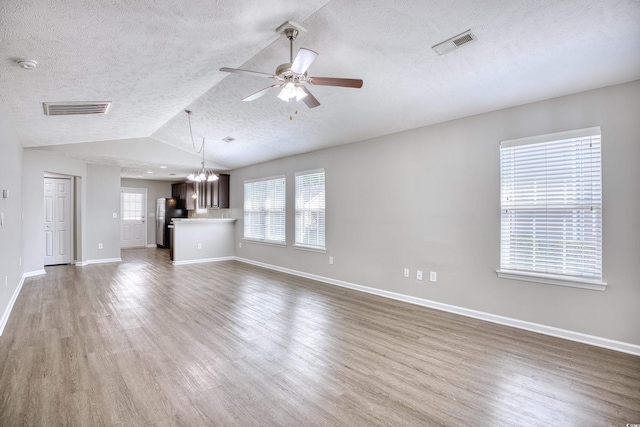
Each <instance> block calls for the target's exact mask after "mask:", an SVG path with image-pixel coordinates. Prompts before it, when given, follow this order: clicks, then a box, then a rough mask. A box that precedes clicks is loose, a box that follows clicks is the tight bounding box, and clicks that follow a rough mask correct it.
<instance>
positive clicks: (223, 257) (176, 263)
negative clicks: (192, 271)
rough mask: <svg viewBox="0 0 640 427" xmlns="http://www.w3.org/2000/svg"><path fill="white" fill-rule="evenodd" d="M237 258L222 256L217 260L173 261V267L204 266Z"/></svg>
mask: <svg viewBox="0 0 640 427" xmlns="http://www.w3.org/2000/svg"><path fill="white" fill-rule="evenodd" d="M235 259H236V258H235V257H234V256H222V257H217V258H200V259H188V260H184V261H173V262H172V264H173V265H187V264H202V263H205V262H219V261H233V260H235Z"/></svg>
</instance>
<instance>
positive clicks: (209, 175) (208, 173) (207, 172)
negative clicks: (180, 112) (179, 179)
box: [184, 110, 218, 182]
mask: <svg viewBox="0 0 640 427" xmlns="http://www.w3.org/2000/svg"><path fill="white" fill-rule="evenodd" d="M184 112H185V113H187V117H188V119H189V134H190V135H191V145H192V146H193V150H194V151H195V152H196V153H198V154H200V153H202V162H201V163H200V164H201V165H202V167H201V168H200V169H198V170H195V171H193V172H191V173H190V174H189V175H187V179H188V180H189V181H194V182H203V181H207V182H212V181H217V180H218V175H217V174H216V173H215V172H214V171H213V170H211V169H205V167H204V137H203V138H202V144H201V145H200V149H199V150H198V149H196V144H195V142H194V141H193V130H192V129H191V111H190V110H184Z"/></svg>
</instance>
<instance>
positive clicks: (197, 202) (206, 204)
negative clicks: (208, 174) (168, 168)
mask: <svg viewBox="0 0 640 427" xmlns="http://www.w3.org/2000/svg"><path fill="white" fill-rule="evenodd" d="M229 181H230V176H229V175H228V174H223V173H221V174H218V180H217V181H211V182H209V181H202V182H179V183H176V184H173V185H171V196H172V197H176V198H180V199H184V200H186V202H187V209H189V210H193V209H196V208H200V209H205V208H215V209H228V208H229ZM194 194H197V198H194V197H193V195H194Z"/></svg>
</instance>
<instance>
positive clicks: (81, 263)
mask: <svg viewBox="0 0 640 427" xmlns="http://www.w3.org/2000/svg"><path fill="white" fill-rule="evenodd" d="M109 262H122V258H105V259H88V260H86V261H76V267H85V266H87V265H90V264H106V263H109Z"/></svg>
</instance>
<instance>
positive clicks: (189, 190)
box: [171, 182, 197, 210]
mask: <svg viewBox="0 0 640 427" xmlns="http://www.w3.org/2000/svg"><path fill="white" fill-rule="evenodd" d="M195 184H196V183H195V182H178V183H175V184H171V197H174V198H177V199H182V200H184V201H185V202H186V207H187V209H188V210H193V209H195V208H196V207H197V206H196V201H195V199H194V198H193V195H194V194H195V193H196V185H195Z"/></svg>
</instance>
